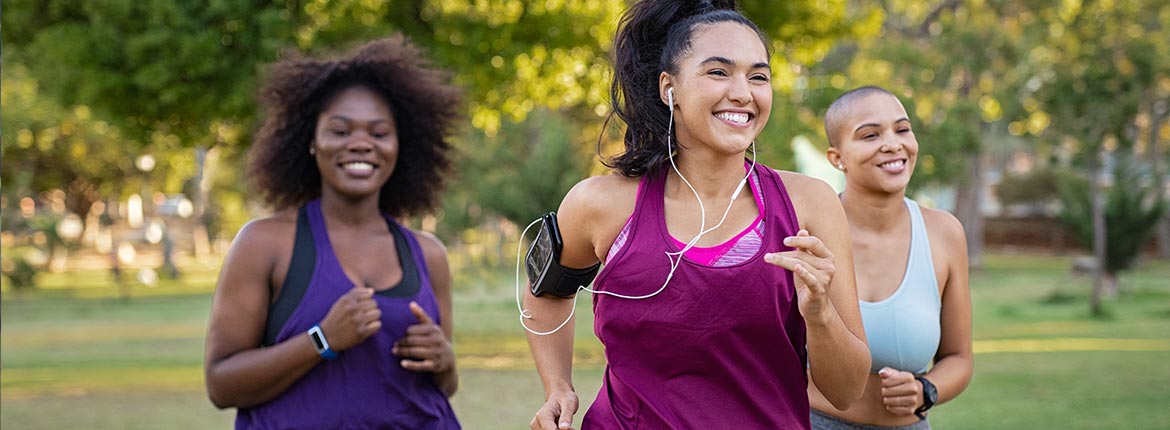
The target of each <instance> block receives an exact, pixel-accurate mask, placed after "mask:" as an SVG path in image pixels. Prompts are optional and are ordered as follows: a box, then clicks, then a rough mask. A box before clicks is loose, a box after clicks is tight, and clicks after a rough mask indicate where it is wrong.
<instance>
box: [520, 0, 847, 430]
mask: <svg viewBox="0 0 1170 430" xmlns="http://www.w3.org/2000/svg"><path fill="white" fill-rule="evenodd" d="M768 46H769V45H768V43H767V42H766V41H765V40H764V37H763V35H762V34H761V33H760V31H759V29H758V28H757V27H756V26H755V24H753V23H752V22H751V21H750V20H748V19H747V18H744V17H743V15H741V14H739V13H738V12H737V11H736V9H735V5H734V2H733V1H727V0H718V1H713V2H712V1H693V0H642V1H638V2H635V3H634V4H633V5H632V6H631V7H630V10H629V11H627V12H626V14H625V15H624V16H623V17H622V20H621V24H620V27H619V29H618V33H617V36H616V38H615V40H614V45H613V55H614V61H615V71H614V82H613V86H612V90H611V93H612V100H613V102H612V103H613V109H614V114H616V115H617V116H618V118H620V119H621V120H622V121H623V122H624V123H625V124H626V126H627V129H626V132H625V151H624V152H623V153H622V154H620V155H618V156H617V157H616V158H614V159H612V160H610V162H609V165H610V166H611V167H614V168H615V170H616V172H615V173H614V174H610V175H607V176H599V177H593V178H589V179H586V180H584V181H582V182H580V183H578V184H577V185H576V186H575V187H574V188H573V189H572V190H571V191H570V192H569V193H568V195H566V196H565V198H564V200H563V202H562V203H561V206H560V209H559V211H558V213H557V220H558V224H559V226H560V229H561V237H562V239H563V249H562V252H561V255H560V264H561V265H563V266H566V267H570V268H580V267H588V266H591V265H594V264H597V263H598V262H599V261H601V262H603V263H604V264H605V267H604V268H603V269H602V271H601V273H600V274H599V275H598V277H597V278H596V280H595V282H594V287H593V291H595V293H596V294H595V295H594V300H593V311H594V314H595V325H594V332H595V333H596V335H597V336H598V338H599V339H600V340H601V342H602V343H603V344H604V345H605V355H606V361H607V364H606V368H605V374H604V380H603V383H602V388H601V391H600V392H599V393H598V395H597V398H596V400H595V401H594V402H593V404H592V406H591V407H590V408H589V410H588V411H587V412H586V413H585V416H584V418H583V420H582V422H581V427H582V428H585V429H595V428H597V429H634V428H640V429H666V428H684V429H698V428H701V429H719V428H751V429H764V428H767V429H776V428H795V429H807V428H808V427H809V403H808V397H807V395H806V386H807V383H808V377H809V375H811V377H812V379H813V380H815V381H816V383H817V385H818V386H819V387H821V388H822V391H823V392H824V393H825V395H826V397H827V398H828V399H829V400H830V401H831V402H832V403H833V404H834V405H836V406H838V407H841V408H846V407H848V406H849V405H850V404H852V402H853V401H855V400H856V399H858V398H859V397H860V396H861V392H862V389H863V388H864V385H865V377H866V374H867V372H868V369H869V352H868V350H867V349H866V344H865V337H864V336H865V335H864V332H863V331H862V327H861V318H860V316H859V312H858V305H857V295H856V291H855V290H854V281H853V263H852V256H851V252H850V248H849V231H848V224H847V223H846V221H845V215H844V212H843V211H842V209H841V203H840V201H839V200H838V199H837V198H836V195H835V194H834V193H833V191H832V189H831V188H830V187H829V186H828V185H827V184H825V183H824V182H821V181H819V180H816V179H811V178H808V177H805V176H802V175H798V174H795V173H790V172H780V171H775V170H772V169H770V168H767V167H764V166H762V165H756V164H755V161H754V158H755V157H754V155H753V156H752V157H750V158H751V160H748V158H749V157H747V152H748V150H749V147H751V146H752V145H753V143H754V141H755V139H756V137H757V136H758V135H759V134H760V131H761V130H763V128H764V126H765V124H766V123H767V121H768V117H769V114H770V113H771V105H772V92H773V90H772V84H771V68H770V65H769V58H770V52H769V49H768ZM680 244H681V246H680ZM573 287H576V286H573ZM524 307H525V308H526V309H527V311H526V312H524V313H523V315H525V317H526V320H525V324H526V327H527V328H528V329H529V331H530V334H529V337H528V338H529V344H530V346H531V348H532V352H533V356H534V358H535V360H536V365H537V369H538V371H539V372H540V376H541V380H542V381H543V383H544V387H545V396H546V397H545V403H544V404H543V405H542V406H541V407H540V408H539V410H538V411H537V412H536V414H535V417H534V418H533V419H532V422H531V427H532V428H534V429H558V428H561V429H564V428H570V427H571V426H572V422H573V419H574V416H575V415H576V414H577V412H578V410H577V409H578V407H579V405H578V398H577V394H576V393H575V392H574V390H573V383H572V378H571V376H572V357H573V355H572V353H573V325H572V323H571V319H570V320H568V323H567V324H566V325H564V326H563V327H562V328H561V329H557V327H558V326H559V325H560V324H561V323H562V322H563V321H566V317H567V316H569V315H570V311H571V309H572V307H573V302H572V300H566V299H561V298H557V297H554V296H552V295H542V296H540V297H536V296H533V295H532V294H531V293H527V294H526V296H525V298H524ZM550 332H551V333H550ZM806 369H807V373H806Z"/></svg>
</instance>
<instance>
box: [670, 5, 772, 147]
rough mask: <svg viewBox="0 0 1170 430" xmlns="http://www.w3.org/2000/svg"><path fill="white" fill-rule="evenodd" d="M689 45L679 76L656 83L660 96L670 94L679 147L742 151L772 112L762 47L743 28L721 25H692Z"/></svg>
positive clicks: (752, 33)
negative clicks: (694, 26)
mask: <svg viewBox="0 0 1170 430" xmlns="http://www.w3.org/2000/svg"><path fill="white" fill-rule="evenodd" d="M690 45H691V46H690V49H689V50H688V51H687V52H686V54H684V55H683V56H682V57H681V58H679V60H678V67H677V68H678V73H676V74H675V75H669V74H666V73H664V74H663V77H662V78H661V79H660V86H662V87H664V88H663V89H662V92H663V94H665V91H666V88H673V90H674V104H675V113H674V115H675V130H676V133H675V135H676V136H677V137H678V141H679V143H680V145H682V146H686V147H689V148H694V146H695V145H702V146H707V147H709V148H711V149H712V150H714V151H716V152H719V153H725V154H730V153H739V152H743V151H745V150H746V149H747V147H748V146H749V145H750V144H751V142H752V141H753V140H754V139H755V138H756V136H758V135H759V134H760V132H761V131H763V129H764V126H765V125H766V124H767V123H768V117H769V115H770V114H771V112H772V85H771V80H772V69H771V67H770V66H769V65H768V52H767V50H766V49H765V47H764V43H763V42H762V41H761V40H760V36H759V35H758V34H756V32H755V30H752V29H751V28H749V27H747V26H745V25H743V24H739V23H734V22H719V23H715V24H701V25H699V26H698V27H696V28H695V30H694V34H693V35H692V37H691V44H690ZM663 100H664V101H665V100H666V98H665V97H664V98H663Z"/></svg>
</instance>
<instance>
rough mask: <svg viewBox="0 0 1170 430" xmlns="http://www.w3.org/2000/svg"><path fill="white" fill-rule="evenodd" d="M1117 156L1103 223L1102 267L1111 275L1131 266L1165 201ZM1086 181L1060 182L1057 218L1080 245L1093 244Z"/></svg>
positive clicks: (1070, 179)
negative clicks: (1060, 202)
mask: <svg viewBox="0 0 1170 430" xmlns="http://www.w3.org/2000/svg"><path fill="white" fill-rule="evenodd" d="M1126 158H1128V157H1127V156H1119V157H1118V158H1117V162H1116V163H1114V165H1113V184H1112V186H1111V187H1109V188H1108V189H1107V190H1106V191H1105V192H1104V193H1105V223H1106V226H1107V227H1106V231H1107V232H1109V234H1108V236H1107V237H1108V240H1107V241H1106V246H1105V260H1104V261H1105V265H1104V266H1103V267H1102V269H1103V270H1104V271H1105V273H1106V274H1108V275H1109V276H1110V277H1111V278H1116V276H1117V274H1119V273H1121V272H1123V271H1125V270H1129V269H1131V268H1132V267H1133V264H1134V262H1135V261H1137V259H1138V256H1140V254H1141V251H1142V248H1143V247H1144V246H1145V244H1146V243H1148V242H1149V239H1150V236H1151V234H1152V233H1153V229H1154V222H1155V221H1157V219H1158V218H1159V217H1161V216H1162V214H1163V213H1164V212H1165V211H1166V201H1165V199H1163V198H1162V197H1161V194H1160V192H1159V189H1158V188H1157V187H1156V186H1153V185H1152V181H1150V180H1149V179H1150V177H1149V175H1148V174H1143V173H1142V172H1141V171H1139V170H1138V169H1136V168H1135V163H1133V162H1132V161H1131V160H1127V159H1126ZM1088 188H1089V184H1088V181H1086V180H1085V179H1084V178H1079V177H1075V176H1072V177H1065V178H1064V180H1063V182H1061V184H1060V188H1059V189H1060V195H1061V200H1062V202H1063V203H1064V210H1063V211H1062V212H1061V220H1062V221H1064V223H1065V224H1066V225H1067V226H1068V227H1069V228H1070V229H1071V230H1072V231H1073V232H1074V233H1075V234H1076V237H1077V240H1078V241H1080V243H1081V244H1082V245H1083V246H1086V247H1092V246H1093V233H1094V228H1093V214H1092V205H1091V203H1090V202H1089V191H1088Z"/></svg>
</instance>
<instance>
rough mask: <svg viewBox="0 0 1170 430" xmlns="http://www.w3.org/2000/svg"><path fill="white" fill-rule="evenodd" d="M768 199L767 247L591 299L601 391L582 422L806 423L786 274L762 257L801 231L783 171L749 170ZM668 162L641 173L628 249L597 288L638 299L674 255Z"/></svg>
mask: <svg viewBox="0 0 1170 430" xmlns="http://www.w3.org/2000/svg"><path fill="white" fill-rule="evenodd" d="M756 171H757V173H758V174H759V177H760V179H761V182H760V189H761V190H762V191H763V193H764V198H763V201H764V202H766V203H767V210H766V211H765V219H764V221H765V222H766V223H767V224H768V228H767V229H766V231H765V235H764V237H763V244H762V246H761V248H760V250H759V251H758V252H756V254H755V255H754V256H752V257H751V258H750V259H748V260H746V261H744V262H741V263H739V264H735V265H731V266H724V267H707V266H703V265H700V264H698V263H696V262H694V261H692V260H689V259H686V258H684V259H683V262H682V263H681V264H679V266H678V269H677V270H676V271H675V274H674V278H673V279H672V280H671V281H670V284H669V285H667V286H666V289H665V290H663V291H662V292H661V293H659V294H658V295H657V296H654V297H651V298H648V299H644V300H629V299H622V298H618V297H612V296H608V295H603V294H595V295H594V296H593V312H594V315H595V320H594V332H595V333H596V334H597V337H598V338H599V339H600V340H601V343H602V344H603V345H605V357H606V361H607V364H606V367H605V376H604V378H605V379H604V380H603V381H602V387H601V390H600V392H599V393H598V394H597V398H596V400H594V402H593V405H592V406H591V407H590V408H589V411H588V412H586V414H585V418H584V421H583V423H582V425H581V427H582V428H583V429H665V428H693V429H698V428H701V429H719V428H753V429H755V428H759V429H764V428H768V429H773V428H785V429H789V428H796V429H808V428H809V404H808V394H807V393H806V391H805V390H806V387H807V385H808V381H807V377H806V375H805V362H806V353H805V326H804V319H803V318H802V317H801V316H800V311H799V310H798V309H797V305H796V290H795V289H794V287H793V285H794V284H793V282H792V272H789V271H788V270H785V269H783V268H780V267H777V266H773V265H771V264H769V263H766V262H764V258H763V255H764V253H768V252H778V251H787V250H791V249H792V248H789V247H786V246H784V244H783V239H784V238H785V237H787V236H791V235H795V234H796V232H797V231H798V230H799V228H800V227H799V224H798V223H797V220H796V214H795V212H794V211H793V209H792V205H791V202H790V200H789V198H788V193H787V191H786V190H785V189H784V184H783V183H782V182H781V180H780V176H779V175H778V174H777V173H776V172H775V171H773V170H772V169H770V168H767V167H765V166H762V165H758V166H756ZM665 178H666V172H665V170H664V171H663V172H661V173H659V174H657V175H655V176H654V177H653V178H649V177H644V178H643V179H642V180H643V181H647V183H646V187H645V190H646V192H645V193H643V194H642V195H641V196H639V197H638V201H637V204H636V206H635V208H634V217H633V220H632V223H633V224H632V225H631V231H630V235H629V237H628V238H627V241H626V244H625V246H623V247H622V249H621V250H620V251H618V253H617V254H616V255H614V256H613V258H612V259H611V260H610V261H609V264H607V265H606V266H605V268H604V269H602V271H601V274H600V275H599V276H598V278H597V281H596V282H594V288H595V289H597V290H602V291H612V292H615V293H619V294H624V295H644V294H649V293H652V292H654V291H655V290H657V289H658V288H659V287H661V286H662V282H663V281H664V280H666V275H667V273H668V272H669V271H670V264H669V261H668V260H667V257H666V254H665V253H666V252H667V251H671V252H675V251H678V250H679V248H678V247H677V246H675V244H674V242H673V241H672V240H671V236H670V233H669V232H668V231H667V228H666V218H665V215H664V211H663V189H664V184H665Z"/></svg>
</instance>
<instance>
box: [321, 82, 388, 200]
mask: <svg viewBox="0 0 1170 430" xmlns="http://www.w3.org/2000/svg"><path fill="white" fill-rule="evenodd" d="M312 147H313V148H314V151H315V159H316V160H317V169H318V170H320V172H321V183H322V186H323V188H324V189H323V190H322V192H326V193H327V192H329V191H334V192H337V193H339V194H341V195H342V196H346V197H351V198H353V197H366V196H369V195H371V194H373V195H375V196H376V195H377V193H378V191H379V190H380V189H381V188H382V185H383V184H385V183H386V181H387V180H389V179H390V175H391V174H393V173H394V166H395V163H397V161H398V129H397V127H396V126H395V123H394V115H393V113H392V112H391V110H390V106H389V105H388V104H387V102H386V101H385V100H384V99H383V98H382V96H380V95H379V94H377V93H375V92H374V91H373V90H371V89H369V88H366V87H364V86H354V87H350V88H348V89H345V90H343V91H341V92H340V93H338V94H337V96H336V97H334V99H333V101H332V102H330V103H329V104H328V105H327V106H326V107H325V109H324V110H323V111H321V114H320V115H319V116H318V117H317V132H316V134H315V137H314V142H313V146H312Z"/></svg>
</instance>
